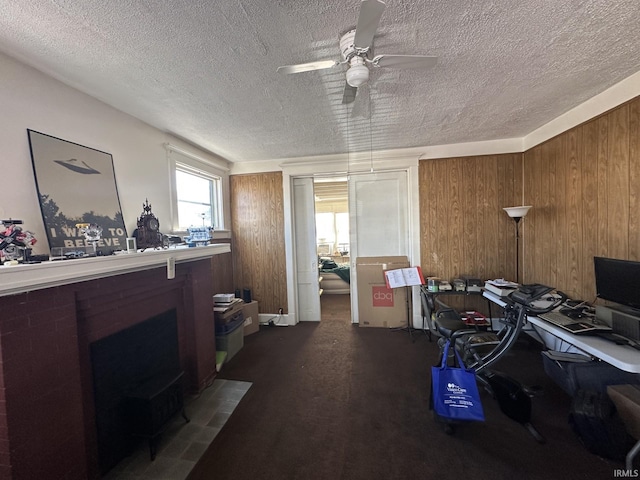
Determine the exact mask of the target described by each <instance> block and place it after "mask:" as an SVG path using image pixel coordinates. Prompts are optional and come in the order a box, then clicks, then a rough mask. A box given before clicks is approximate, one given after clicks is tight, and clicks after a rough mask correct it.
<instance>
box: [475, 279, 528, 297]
mask: <svg viewBox="0 0 640 480" xmlns="http://www.w3.org/2000/svg"><path fill="white" fill-rule="evenodd" d="M519 286H520V285H518V284H517V283H515V282H510V281H509V280H505V279H504V278H497V279H495V280H487V281H486V282H484V289H485V290H486V291H487V292H491V293H495V294H496V295H498V296H500V297H507V296H509V294H510V293H511V292H513V291H515V290H516V289H517V288H518V287H519Z"/></svg>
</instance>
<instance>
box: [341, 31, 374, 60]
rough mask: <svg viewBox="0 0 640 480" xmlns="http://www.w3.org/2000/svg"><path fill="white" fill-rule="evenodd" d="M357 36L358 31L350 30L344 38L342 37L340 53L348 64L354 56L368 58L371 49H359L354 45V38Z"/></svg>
mask: <svg viewBox="0 0 640 480" xmlns="http://www.w3.org/2000/svg"><path fill="white" fill-rule="evenodd" d="M355 36H356V29H355V28H354V29H352V30H349V31H348V32H347V33H345V34H344V35H343V36H342V37H340V53H342V57H343V58H344V59H345V60H346V61H347V62H348V61H349V60H351V59H352V58H353V57H354V56H356V55H358V56H360V57H363V58H364V57H368V56H369V52H370V50H371V47H367V48H364V49H363V48H358V47H356V45H355V43H354V38H355Z"/></svg>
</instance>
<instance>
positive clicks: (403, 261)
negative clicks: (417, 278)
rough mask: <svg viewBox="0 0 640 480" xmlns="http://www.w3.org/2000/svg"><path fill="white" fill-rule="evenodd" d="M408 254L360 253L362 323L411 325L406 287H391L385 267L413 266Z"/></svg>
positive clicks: (359, 304) (358, 266)
mask: <svg viewBox="0 0 640 480" xmlns="http://www.w3.org/2000/svg"><path fill="white" fill-rule="evenodd" d="M409 266H410V265H409V259H408V258H407V257H404V256H393V257H358V258H356V272H357V275H358V320H359V325H360V326H361V327H383V328H396V327H406V326H407V315H408V314H409V313H408V312H407V290H406V287H400V288H394V289H391V288H387V285H386V282H385V279H384V271H385V270H394V269H396V268H407V267H409Z"/></svg>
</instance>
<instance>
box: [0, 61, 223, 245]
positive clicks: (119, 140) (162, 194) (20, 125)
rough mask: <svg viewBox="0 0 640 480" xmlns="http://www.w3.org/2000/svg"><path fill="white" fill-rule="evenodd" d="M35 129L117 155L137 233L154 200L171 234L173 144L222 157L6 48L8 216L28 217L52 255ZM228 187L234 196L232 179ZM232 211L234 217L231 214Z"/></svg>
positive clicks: (0, 78) (3, 127)
mask: <svg viewBox="0 0 640 480" xmlns="http://www.w3.org/2000/svg"><path fill="white" fill-rule="evenodd" d="M27 129H31V130H36V131H39V132H42V133H45V134H48V135H52V136H54V137H58V138H61V139H63V140H68V141H71V142H74V143H78V144H80V145H84V146H86V147H90V148H95V149H97V150H101V151H103V152H107V153H110V154H111V155H112V156H113V163H114V168H115V176H116V183H117V186H118V192H119V196H120V204H121V206H122V213H123V215H124V219H125V224H126V227H127V232H128V234H129V235H131V234H132V233H133V230H134V229H135V228H136V220H137V217H138V216H139V215H140V214H141V213H142V204H143V202H144V201H145V199H146V198H148V199H149V202H150V203H151V205H152V208H153V213H154V214H155V215H156V216H157V217H158V218H159V220H160V227H161V230H162V231H163V232H165V233H168V229H169V226H170V225H171V222H170V214H171V209H170V196H169V184H170V182H169V167H168V161H167V152H166V150H165V148H164V146H163V145H164V144H165V143H167V142H169V143H172V144H174V145H176V146H180V147H182V148H184V149H185V150H188V151H190V152H192V153H194V154H195V155H198V156H200V157H202V158H204V159H206V160H209V161H212V162H216V163H220V162H221V159H219V158H217V157H215V156H213V155H211V154H208V153H207V152H203V151H199V150H198V149H196V148H193V147H192V146H190V145H188V144H186V143H185V142H183V141H181V140H179V139H177V138H175V137H173V136H171V135H169V134H167V133H164V132H161V131H159V130H156V129H155V128H152V127H150V126H148V125H147V124H145V123H143V122H141V121H139V120H137V119H135V118H133V117H131V116H129V115H127V114H124V113H122V112H120V111H118V110H115V109H114V108H112V107H109V106H107V105H105V104H104V103H102V102H100V101H99V100H96V99H95V98H93V97H90V96H88V95H85V94H83V93H81V92H79V91H78V90H75V89H73V88H71V87H68V86H66V85H64V84H62V83H61V82H58V81H57V80H54V79H53V78H51V77H49V76H46V75H44V74H42V73H40V72H39V71H37V70H35V69H33V68H31V67H28V66H26V65H24V64H22V63H19V62H17V61H16V60H14V59H12V58H10V57H8V56H6V55H3V54H0V146H1V149H0V165H1V166H2V170H0V175H1V176H2V187H1V192H2V194H1V195H0V218H2V219H4V218H9V217H11V218H15V219H20V220H23V221H24V228H25V229H27V230H30V231H32V232H33V233H34V234H35V236H36V238H37V239H38V243H37V244H36V245H35V247H34V253H36V254H46V253H48V251H49V249H48V244H47V237H46V234H45V230H44V224H43V221H42V216H41V214H40V206H39V203H38V194H37V190H36V186H35V180H34V175H33V168H32V165H31V154H30V152H29V141H28V137H27ZM224 163H225V164H226V162H224ZM70 188H72V186H70ZM224 188H225V191H226V192H227V195H228V181H227V180H225V185H224ZM227 203H228V202H227ZM226 216H227V218H229V215H228V213H227V215H226Z"/></svg>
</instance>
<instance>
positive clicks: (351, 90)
mask: <svg viewBox="0 0 640 480" xmlns="http://www.w3.org/2000/svg"><path fill="white" fill-rule="evenodd" d="M356 93H358V89H357V88H356V87H352V86H351V85H349V84H348V83H347V82H344V94H343V95H342V103H343V104H344V103H351V102H353V101H354V100H355V99H356Z"/></svg>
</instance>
